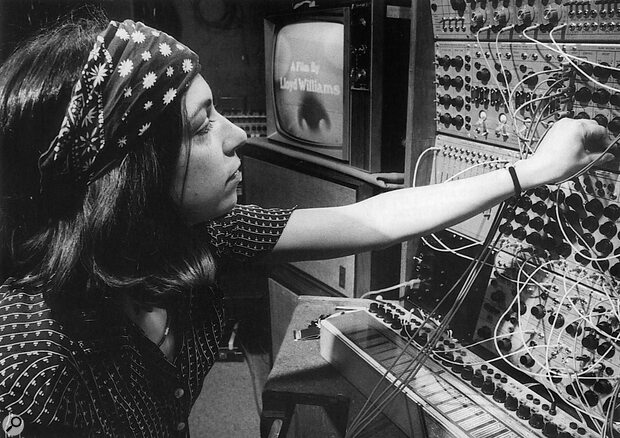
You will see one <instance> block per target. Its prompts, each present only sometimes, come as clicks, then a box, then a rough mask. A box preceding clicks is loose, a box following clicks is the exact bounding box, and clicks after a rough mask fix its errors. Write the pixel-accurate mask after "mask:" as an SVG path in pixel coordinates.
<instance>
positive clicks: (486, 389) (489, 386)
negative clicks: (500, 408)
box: [482, 376, 495, 395]
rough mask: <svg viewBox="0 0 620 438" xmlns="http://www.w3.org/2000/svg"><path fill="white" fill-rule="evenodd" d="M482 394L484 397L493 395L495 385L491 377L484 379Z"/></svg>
mask: <svg viewBox="0 0 620 438" xmlns="http://www.w3.org/2000/svg"><path fill="white" fill-rule="evenodd" d="M482 393H483V394H486V395H491V394H494V393H495V383H493V378H492V377H491V376H487V377H486V379H484V383H483V384H482Z"/></svg>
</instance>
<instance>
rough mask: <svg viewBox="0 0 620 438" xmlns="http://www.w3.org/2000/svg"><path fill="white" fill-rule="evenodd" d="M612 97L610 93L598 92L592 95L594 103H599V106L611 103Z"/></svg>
mask: <svg viewBox="0 0 620 438" xmlns="http://www.w3.org/2000/svg"><path fill="white" fill-rule="evenodd" d="M610 97H611V96H610V94H609V91H607V90H596V91H595V92H594V93H592V102H594V103H598V104H599V105H605V104H606V103H607V102H609V98H610Z"/></svg>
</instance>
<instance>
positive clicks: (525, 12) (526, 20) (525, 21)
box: [517, 7, 534, 26]
mask: <svg viewBox="0 0 620 438" xmlns="http://www.w3.org/2000/svg"><path fill="white" fill-rule="evenodd" d="M533 19H534V17H533V15H532V11H531V10H530V9H529V8H527V7H525V8H521V9H519V10H518V11H517V21H518V22H519V25H521V26H529V25H530V24H532V20H533Z"/></svg>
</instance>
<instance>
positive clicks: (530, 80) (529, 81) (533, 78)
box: [523, 71, 538, 87]
mask: <svg viewBox="0 0 620 438" xmlns="http://www.w3.org/2000/svg"><path fill="white" fill-rule="evenodd" d="M523 82H524V83H525V84H526V85H528V86H530V87H535V86H536V84H537V83H538V76H537V75H535V74H534V72H533V71H530V72H528V73H527V74H526V75H525V78H524V79H523Z"/></svg>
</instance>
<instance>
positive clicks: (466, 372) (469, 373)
mask: <svg viewBox="0 0 620 438" xmlns="http://www.w3.org/2000/svg"><path fill="white" fill-rule="evenodd" d="M461 377H462V378H463V380H471V379H472V377H474V369H473V367H472V366H471V365H465V366H464V367H463V369H462V370H461Z"/></svg>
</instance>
